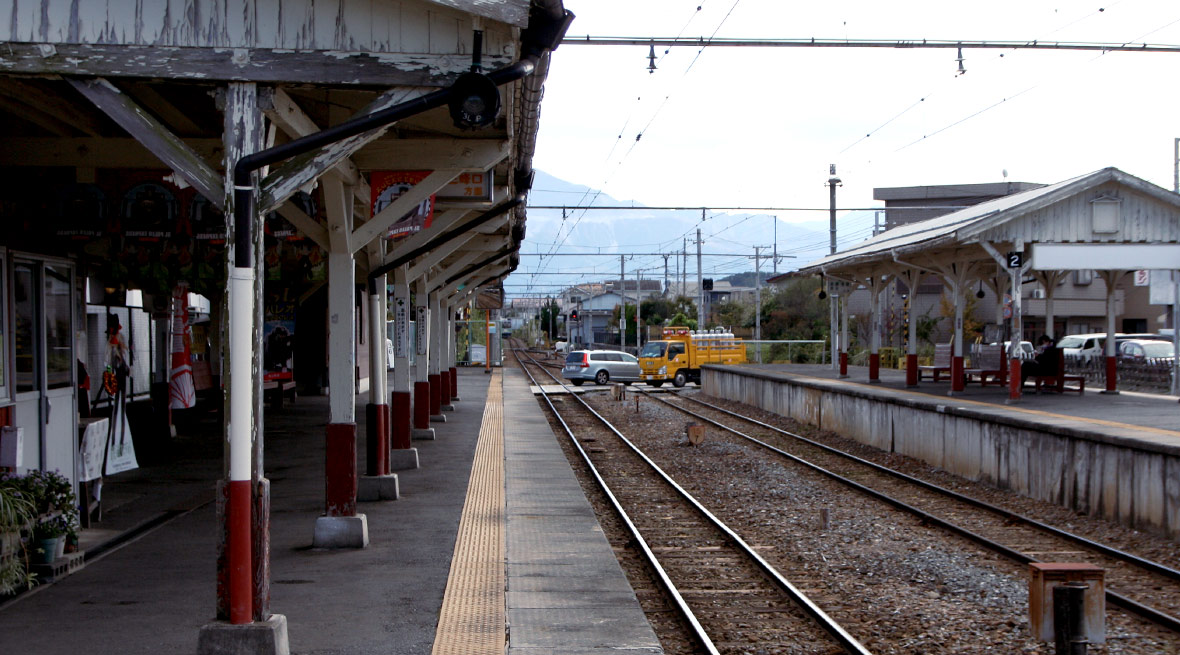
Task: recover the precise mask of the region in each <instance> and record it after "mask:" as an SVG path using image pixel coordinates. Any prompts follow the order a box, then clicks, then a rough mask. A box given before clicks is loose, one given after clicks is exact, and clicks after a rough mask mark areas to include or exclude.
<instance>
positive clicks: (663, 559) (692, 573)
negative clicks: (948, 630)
mask: <svg viewBox="0 0 1180 655" xmlns="http://www.w3.org/2000/svg"><path fill="white" fill-rule="evenodd" d="M514 352H515V353H516V355H517V358H518V362H519V363H520V365H521V368H522V369H524V370H525V372H526V374H528V376H529V378H530V379H531V380H532V381H533V383H534V384H537V380H536V378H535V377H534V376H533V374H532V372H530V371H529V368H528V367H527V366H526V365H525V362H524V361H522V360H521V359H520V358H521V357H522V352H521V351H519V350H517V351H514ZM523 356H526V357H527V354H524V355H523ZM529 359H530V360H532V362H531V364H532V365H533V366H541V364H540V363H538V362H536V361H535V360H533V359H532V358H529ZM542 370H545V369H544V368H542ZM546 372H547V371H546ZM550 375H551V376H552V374H551V373H550ZM554 379H555V380H556V377H554ZM538 386H539V385H538ZM542 395H543V397H544V400H545V402H546V404H547V405H548V407H549V409H550V411H551V412H552V413H553V415H554V416H555V417H556V419H557V421H559V422H560V424H561V425H562V427H563V428H564V430H565V432H566V434H567V436H568V437H569V439H570V443H571V444H572V445H573V446H574V447H575V448H576V450H577V451H578V452H579V453H580V454H581V456H582V458H583V460H584V461H585V463H586V465H587V467H589V469H590V471H591V474H592V475H593V477H594V478H595V480H596V481H597V482H598V484H599V485H600V487H601V489H602V491H603V493H604V494H605V495H606V497H607V498H608V499H609V501H610V503H611V504H612V505H613V506H614V508H615V511H616V512H617V513H618V514H619V516H620V519H621V520H622V522H623V523H624V524H625V525H626V526H627V529H628V530H629V531H630V532H631V534H632V538H633V540H634V542H635V544H636V545H637V546H638V548H639V550H640V551H642V552H643V553H644V554H645V557H646V559H647V560H648V566H649V567H650V568H651V569H652V570H653V571H655V572H656V576H657V577H658V578H659V579H660V582H661V584H662V586H663V587H664V588H665V590H666V592H667V594H668V596H669V597H670V604H672V605H674V606H675V607H676V608H677V609H678V611H679V612H680V613H681V614H682V616H683V618H684V621H685V623H687V624H688V625H689V626H691V629H692V632H693V633H694V635H695V639H696V640H697V642H698V643H699V645H700V647H701V648H702V649H703V650H704V651H705V652H708V653H723V652H724V653H737V652H750V650H749V649H750V648H753V647H756V648H757V649H758V652H760V653H825V654H826V653H856V654H866V655H867V654H868V653H869V651H868V650H867V649H865V647H864V646H862V645H861V644H860V643H859V642H858V641H857V640H856V639H855V638H853V637H852V636H851V635H850V634H849V632H848V631H846V630H845V628H843V627H841V626H840V625H839V624H837V623H836V622H835V621H833V620H832V619H831V618H830V617H829V616H828V615H827V614H826V613H825V612H824V611H823V610H822V609H821V608H820V604H817V602H814V601H813V600H812V599H810V598H808V596H807V595H805V594H804V593H803V592H801V591H800V590H799V588H800V587H806V588H811V587H820V586H821V585H818V584H816V582H817V581H816V580H810V579H803V580H795V581H794V582H792V581H789V580H787V578H786V577H785V576H783V575H782V573H780V572H779V571H777V570H776V569H775V568H774V567H773V566H771V564H770V563H769V562H768V561H767V560H766V559H765V558H763V557H762V556H761V555H760V554H759V553H758V551H757V549H756V548H755V547H752V546H750V545H749V544H747V543H746V542H745V541H744V540H743V539H742V538H741V537H740V536H738V535H737V533H736V532H734V531H733V530H731V529H730V528H729V527H728V526H726V525H725V524H724V523H722V522H721V521H720V520H719V519H718V518H717V517H715V516H714V515H713V514H712V513H710V512H709V511H708V510H707V509H705V507H704V506H703V505H702V504H701V503H699V502H698V501H697V500H696V499H695V498H693V497H692V496H691V495H690V494H689V493H688V492H687V491H685V490H684V488H683V487H681V486H680V485H679V484H677V483H676V482H675V481H674V480H672V479H671V478H670V477H669V476H668V475H667V474H665V473H664V472H663V471H662V470H661V469H660V468H659V467H658V466H657V465H656V464H655V462H654V461H652V460H651V459H650V458H649V457H647V456H646V455H645V454H644V453H643V452H642V450H640V449H639V448H638V447H637V446H636V445H635V444H634V443H633V442H632V441H631V440H629V439H628V438H627V437H626V436H625V435H624V434H623V433H622V432H620V431H619V430H618V429H616V428H615V427H614V426H613V425H611V423H610V422H609V421H608V420H607V419H606V418H605V417H603V416H602V415H601V414H599V413H598V412H596V411H594V409H593V408H592V407H591V406H590V405H589V404H587V403H585V402H583V401H582V400H581V399H580V398H577V396H573V397H574V398H577V401H578V402H577V403H576V405H577V406H576V409H575V411H573V412H571V411H569V410H564V411H561V410H559V409H558V408H557V406H556V405H555V404H554V403H553V402H552V401H551V400H550V398H549V397H548V395H546V394H544V392H543V391H542ZM563 409H564V408H563ZM608 442H609V447H604V446H607V444H608ZM822 600H823V599H821V601H820V602H821V603H822Z"/></svg>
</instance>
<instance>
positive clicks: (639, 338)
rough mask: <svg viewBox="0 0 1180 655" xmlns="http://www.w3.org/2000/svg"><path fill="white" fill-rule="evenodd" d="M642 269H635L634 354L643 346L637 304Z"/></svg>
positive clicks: (640, 301) (639, 294)
mask: <svg viewBox="0 0 1180 655" xmlns="http://www.w3.org/2000/svg"><path fill="white" fill-rule="evenodd" d="M642 292H643V269H639V268H637V269H635V356H636V357H638V356H639V349H640V348H643V334H642V332H640V330H639V319H640V314H639V305H640V303H642V302H643V296H642Z"/></svg>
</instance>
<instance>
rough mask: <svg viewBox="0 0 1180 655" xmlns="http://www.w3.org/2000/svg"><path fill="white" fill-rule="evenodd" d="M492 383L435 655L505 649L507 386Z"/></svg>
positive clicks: (493, 654) (499, 653)
mask: <svg viewBox="0 0 1180 655" xmlns="http://www.w3.org/2000/svg"><path fill="white" fill-rule="evenodd" d="M501 375H502V373H497V374H495V375H493V376H492V379H491V381H490V382H489V384H488V399H487V405H486V406H485V407H484V412H483V423H482V424H481V425H480V428H479V441H478V442H477V443H476V446H475V461H474V463H473V464H472V467H471V479H470V481H469V483H468V486H467V500H466V501H465V502H464V504H463V514H462V516H461V517H460V519H459V536H458V538H457V539H456V540H455V554H454V557H453V559H452V560H451V573H450V575H449V576H448V577H447V590H446V593H445V594H444V595H443V604H442V611H441V613H440V614H439V617H438V630H436V631H435V634H434V648H433V650H431V653H432V654H433V655H504V621H505V618H504V611H505V610H504V607H505V603H504V587H505V584H504V557H505V555H504V553H505V545H504V544H505V542H504V392H503V380H502V377H501Z"/></svg>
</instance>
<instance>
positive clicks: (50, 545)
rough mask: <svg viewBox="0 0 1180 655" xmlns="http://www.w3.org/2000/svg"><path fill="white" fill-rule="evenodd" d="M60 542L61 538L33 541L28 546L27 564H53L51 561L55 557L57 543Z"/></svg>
mask: <svg viewBox="0 0 1180 655" xmlns="http://www.w3.org/2000/svg"><path fill="white" fill-rule="evenodd" d="M60 540H61V537H49V538H47V539H34V540H33V541H32V544H31V546H30V548H31V552H30V553H29V563H30V564H53V560H54V558H55V557H56V556H57V542H58V541H60Z"/></svg>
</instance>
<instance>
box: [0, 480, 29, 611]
mask: <svg viewBox="0 0 1180 655" xmlns="http://www.w3.org/2000/svg"><path fill="white" fill-rule="evenodd" d="M13 478H15V476H13V475H10V474H5V475H4V476H2V477H0V596H4V595H8V594H13V593H16V592H17V591H19V590H21V589H28V588H30V587H32V586H33V578H34V576H33V574H31V573H29V567H28V562H27V561H26V559H27V558H24V557H22V556H21V555H22V553H21V530H23V529H24V528H26V527H27V526H28V525H29V523H30V522H31V521H32V520H33V518H34V516H35V509H34V506H33V503H32V501H30V500H29V499H28V498H27V497H26V495H25V494H24V493H22V491H21V489H20V487H19V485H18V484H16V483H14V482H13V481H12V480H13Z"/></svg>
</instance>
